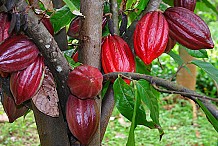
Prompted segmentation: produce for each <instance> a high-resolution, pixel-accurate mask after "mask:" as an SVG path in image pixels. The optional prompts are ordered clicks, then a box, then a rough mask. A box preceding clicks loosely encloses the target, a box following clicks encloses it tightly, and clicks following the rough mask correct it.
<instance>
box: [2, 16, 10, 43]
mask: <svg viewBox="0 0 218 146" xmlns="http://www.w3.org/2000/svg"><path fill="white" fill-rule="evenodd" d="M0 24H1V25H0V43H1V42H2V41H4V40H5V39H6V38H8V37H9V34H8V31H9V28H10V21H9V19H8V14H7V13H0Z"/></svg>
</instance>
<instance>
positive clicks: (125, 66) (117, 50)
mask: <svg viewBox="0 0 218 146" xmlns="http://www.w3.org/2000/svg"><path fill="white" fill-rule="evenodd" d="M101 60H102V67H103V70H104V72H105V73H110V72H135V60H134V56H133V53H132V51H131V49H130V48H129V46H128V45H127V43H126V42H125V41H124V40H123V39H122V38H121V37H119V36H117V35H109V36H107V37H105V38H104V39H103V43H102V52H101Z"/></svg>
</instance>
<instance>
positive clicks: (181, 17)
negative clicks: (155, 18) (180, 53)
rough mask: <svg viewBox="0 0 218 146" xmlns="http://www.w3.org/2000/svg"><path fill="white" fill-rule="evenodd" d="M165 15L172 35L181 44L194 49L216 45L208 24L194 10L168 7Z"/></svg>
mask: <svg viewBox="0 0 218 146" xmlns="http://www.w3.org/2000/svg"><path fill="white" fill-rule="evenodd" d="M164 16H165V17H166V20H167V22H168V24H169V28H170V37H172V38H173V39H175V40H176V41H177V42H178V43H180V44H181V45H183V46H185V47H187V48H189V49H192V50H199V49H211V48H213V47H214V44H213V41H212V38H211V34H210V30H209V28H208V26H207V24H206V23H205V22H204V21H203V20H202V19H201V18H200V17H199V16H197V15H196V14H194V13H193V12H192V11H190V10H188V9H186V8H183V7H171V8H168V9H166V11H165V12H164Z"/></svg>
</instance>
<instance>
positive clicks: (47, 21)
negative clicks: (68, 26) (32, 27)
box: [42, 18, 54, 36]
mask: <svg viewBox="0 0 218 146" xmlns="http://www.w3.org/2000/svg"><path fill="white" fill-rule="evenodd" d="M42 23H43V24H44V25H45V27H46V28H47V30H48V31H49V33H50V34H51V35H52V36H54V28H53V26H52V24H51V21H50V19H49V18H42Z"/></svg>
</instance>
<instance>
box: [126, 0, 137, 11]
mask: <svg viewBox="0 0 218 146" xmlns="http://www.w3.org/2000/svg"><path fill="white" fill-rule="evenodd" d="M135 3H136V0H127V3H126V9H127V10H128V9H132V7H133V4H135Z"/></svg>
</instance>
